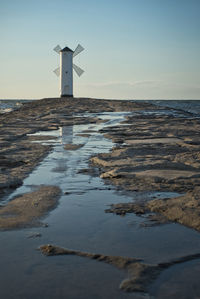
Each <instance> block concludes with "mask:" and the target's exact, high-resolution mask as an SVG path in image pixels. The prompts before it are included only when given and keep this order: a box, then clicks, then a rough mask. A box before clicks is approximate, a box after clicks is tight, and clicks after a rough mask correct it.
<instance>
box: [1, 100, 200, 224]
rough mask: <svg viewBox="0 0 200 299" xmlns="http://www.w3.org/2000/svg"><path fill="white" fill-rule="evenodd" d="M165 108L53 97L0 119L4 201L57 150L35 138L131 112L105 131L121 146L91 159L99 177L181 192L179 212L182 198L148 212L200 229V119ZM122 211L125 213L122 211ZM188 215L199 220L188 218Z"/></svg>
mask: <svg viewBox="0 0 200 299" xmlns="http://www.w3.org/2000/svg"><path fill="white" fill-rule="evenodd" d="M155 109H156V111H157V112H156V113H155ZM165 109H166V108H165V107H157V106H154V105H152V104H151V103H146V102H133V101H123V100H121V101H120V100H117V101H115V100H100V99H99V100H98V99H81V98H73V99H72V98H65V99H60V98H52V99H42V100H38V101H37V102H29V103H25V104H23V105H22V107H20V108H19V109H18V110H14V111H12V112H10V113H7V114H6V115H0V121H1V125H0V135H1V138H0V166H1V173H0V199H1V198H4V197H5V196H6V195H9V194H10V193H11V192H12V191H13V190H15V189H16V188H17V187H18V186H20V185H22V184H23V180H24V179H25V178H26V177H27V176H28V175H29V173H31V172H32V171H33V169H34V168H35V167H36V166H37V165H38V164H39V163H40V162H41V161H42V160H43V159H44V157H45V156H46V155H47V154H48V153H49V152H50V151H51V150H52V145H43V144H39V143H34V142H32V141H37V140H39V139H40V140H41V138H44V139H45V136H43V137H41V136H40V137H39V136H34V137H33V136H31V134H33V133H36V132H38V131H47V132H48V131H50V130H56V129H58V128H59V127H62V126H70V125H73V124H86V123H97V122H98V121H100V120H99V119H98V118H91V117H90V116H89V115H84V114H85V113H94V112H117V111H118V112H119V111H120V112H122V111H124V112H131V114H130V115H128V116H126V120H125V121H123V123H122V124H119V125H118V126H112V127H108V128H105V129H104V130H101V133H102V134H104V136H105V137H106V138H110V139H112V141H113V142H114V143H115V144H116V145H115V147H113V149H112V151H111V152H109V153H107V154H98V155H96V156H95V157H92V158H91V159H90V162H91V166H92V167H93V166H95V167H98V168H99V170H100V177H101V178H103V179H104V180H105V181H106V180H108V181H109V182H110V183H112V184H113V185H115V186H116V187H117V189H120V190H126V191H130V192H138V191H167V192H178V193H180V195H183V196H182V200H184V201H185V206H184V207H180V205H181V204H180V200H179V198H178V197H177V198H175V200H174V198H173V199H168V201H165V200H162V201H161V200H160V199H155V200H154V202H153V203H151V204H148V203H146V207H145V209H144V210H145V211H148V212H149V211H153V212H156V213H158V214H161V215H162V216H164V217H166V218H167V219H168V220H170V221H175V222H179V223H181V224H183V225H186V226H189V227H192V228H195V229H197V230H200V220H198V214H199V210H200V196H198V195H197V194H198V192H197V190H195V188H197V189H198V186H199V184H200V154H199V152H200V136H198V135H199V134H198V132H199V131H200V120H199V119H198V118H195V117H192V116H191V117H190V118H188V117H187V118H185V117H182V116H177V115H173V111H175V110H174V109H172V108H169V112H170V113H169V114H164V113H162V111H164V110H165ZM143 111H145V114H144V113H143ZM147 112H148V113H147ZM158 112H160V113H158ZM8 132H9V134H8ZM46 138H47V139H48V136H46ZM197 197H198V198H197ZM156 200H157V201H156ZM175 202H176V203H175ZM172 203H173V204H172ZM143 205H144V204H143ZM169 207H170V208H169ZM187 207H188V208H187ZM192 207H193V210H192ZM142 208H144V207H142ZM121 209H122V211H121V213H125V212H124V211H123V206H122V207H121ZM177 209H178V214H179V217H177ZM111 210H112V211H114V210H113V209H111ZM117 211H118V213H119V207H118V210H117ZM166 211H167V212H166ZM172 211H174V212H173V213H172ZM132 212H134V210H133V211H132ZM188 213H189V214H190V215H192V218H195V220H193V221H192V220H190V219H188V216H187V214H188ZM172 214H173V215H172ZM189 218H191V217H189ZM183 219H184V220H183Z"/></svg>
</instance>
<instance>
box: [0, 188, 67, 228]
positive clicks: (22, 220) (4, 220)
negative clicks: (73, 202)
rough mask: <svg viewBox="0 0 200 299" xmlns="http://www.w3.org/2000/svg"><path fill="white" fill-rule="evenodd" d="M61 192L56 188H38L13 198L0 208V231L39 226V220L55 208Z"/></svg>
mask: <svg viewBox="0 0 200 299" xmlns="http://www.w3.org/2000/svg"><path fill="white" fill-rule="evenodd" d="M60 194H61V190H60V188H59V187H56V186H40V187H39V188H38V190H36V191H33V192H29V193H25V194H22V195H19V196H17V197H15V198H13V199H12V200H11V201H9V203H8V204H7V205H6V206H1V208H0V230H11V229H16V228H24V227H33V226H39V225H41V223H40V218H41V217H43V216H44V215H45V214H46V213H47V212H48V211H50V210H52V209H53V208H55V206H56V205H57V204H58V198H59V196H60Z"/></svg>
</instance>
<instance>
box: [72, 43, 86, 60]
mask: <svg viewBox="0 0 200 299" xmlns="http://www.w3.org/2000/svg"><path fill="white" fill-rule="evenodd" d="M83 50H84V48H83V47H82V46H81V45H80V44H78V46H77V47H76V49H75V51H74V53H73V57H75V56H76V55H78V54H79V53H81V52H82V51H83Z"/></svg>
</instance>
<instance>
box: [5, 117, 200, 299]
mask: <svg viewBox="0 0 200 299" xmlns="http://www.w3.org/2000/svg"><path fill="white" fill-rule="evenodd" d="M127 114H128V113H127ZM127 114H124V113H103V114H89V116H98V117H100V118H102V119H104V120H106V119H108V121H107V122H105V123H100V124H87V125H74V126H68V127H63V128H61V129H59V130H54V131H52V132H50V131H48V132H38V133H37V134H39V135H45V134H46V135H50V134H51V135H53V136H54V137H56V139H55V140H54V141H53V145H54V149H53V151H52V152H51V153H50V154H49V155H48V156H47V157H46V158H45V159H44V161H43V162H42V163H40V165H39V166H38V167H37V168H36V169H35V170H34V171H33V172H32V173H31V174H30V175H29V177H28V178H27V179H25V180H24V184H23V186H22V187H20V188H18V189H17V190H16V191H15V192H14V193H13V194H12V195H11V196H10V197H9V198H8V199H5V201H4V204H5V203H6V201H8V200H10V199H11V198H12V197H13V196H14V195H17V194H21V193H24V192H29V191H30V190H33V189H34V188H35V187H36V186H37V185H40V184H47V185H57V186H59V187H60V188H61V189H62V192H63V195H62V196H61V198H60V201H59V205H58V207H57V208H56V209H55V210H53V211H52V212H51V213H50V214H49V215H48V216H46V217H45V218H44V219H43V222H44V223H47V224H48V227H39V228H32V229H23V230H19V231H10V232H6V231H5V232H1V233H0V241H1V244H2V246H1V247H0V255H1V257H2V259H1V260H2V261H1V271H2V275H1V286H3V287H1V288H0V298H6V299H7V298H44V299H45V298H48V299H51V298H61V299H62V298H66V294H67V298H70V299H72V298H87V299H88V298H91V299H93V298H94V297H95V298H119V299H120V298H129V297H130V298H141V297H140V296H139V297H138V296H137V295H136V294H126V293H123V292H122V291H119V290H118V286H119V284H120V282H121V280H122V279H123V278H124V273H123V271H122V272H121V271H118V270H116V269H114V268H113V267H112V266H109V265H104V264H102V263H98V262H95V261H88V260H87V259H86V260H85V259H83V258H80V257H74V256H63V257H52V258H46V257H44V256H43V255H41V253H40V252H38V251H36V250H35V249H36V248H37V247H39V246H40V245H41V244H48V243H51V244H56V245H58V246H61V247H67V248H72V249H76V250H82V251H88V252H96V253H102V254H106V255H121V256H129V257H135V258H141V259H144V261H145V262H149V263H156V262H164V261H168V260H169V259H172V258H173V259H174V258H177V257H180V256H184V255H188V254H193V253H196V252H198V248H199V246H200V237H199V233H197V232H196V231H194V230H191V229H188V228H185V227H183V226H181V225H179V224H166V225H162V226H154V227H146V228H144V227H141V225H140V224H141V223H142V222H143V221H144V218H143V217H139V216H136V215H134V214H129V215H126V216H125V217H120V216H117V215H112V214H107V213H105V212H104V210H105V209H107V208H108V205H110V204H112V203H118V202H130V201H132V200H135V201H137V200H141V199H144V197H145V198H146V199H152V198H154V197H160V198H164V197H166V196H174V195H175V193H172V192H170V193H166V192H146V193H145V192H135V193H134V192H133V193H132V194H130V193H123V192H116V190H115V188H114V187H112V186H109V185H104V182H103V180H102V179H100V178H99V177H97V176H91V175H89V174H87V173H80V172H81V170H82V171H84V169H86V168H88V158H89V157H90V156H91V155H93V154H96V153H102V152H108V151H109V150H110V149H111V148H112V146H113V143H112V141H111V140H110V139H105V138H104V137H103V135H101V134H100V133H98V130H100V129H103V128H105V127H107V126H113V125H115V124H118V123H119V122H120V121H122V120H123V119H124V115H127ZM81 116H82V115H81ZM86 116H88V115H87V114H86ZM89 130H90V133H89V136H87V137H80V136H78V134H81V133H83V132H84V131H89ZM40 142H43V143H44V142H45V143H46V142H47V141H46V140H45V141H40ZM48 142H50V143H52V141H50V140H49V141H48ZM69 143H71V144H82V145H83V146H82V147H80V148H79V149H77V150H65V149H64V145H65V144H69ZM34 234H35V235H36V236H37V235H38V236H40V237H35V238H30V237H29V236H30V235H34ZM19 286H23V287H19ZM102 286H103V287H102Z"/></svg>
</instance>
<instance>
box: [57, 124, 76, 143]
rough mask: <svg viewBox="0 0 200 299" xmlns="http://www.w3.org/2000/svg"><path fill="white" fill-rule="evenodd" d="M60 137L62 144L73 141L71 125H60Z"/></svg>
mask: <svg viewBox="0 0 200 299" xmlns="http://www.w3.org/2000/svg"><path fill="white" fill-rule="evenodd" d="M60 137H61V143H62V144H69V143H73V126H65V127H60Z"/></svg>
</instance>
